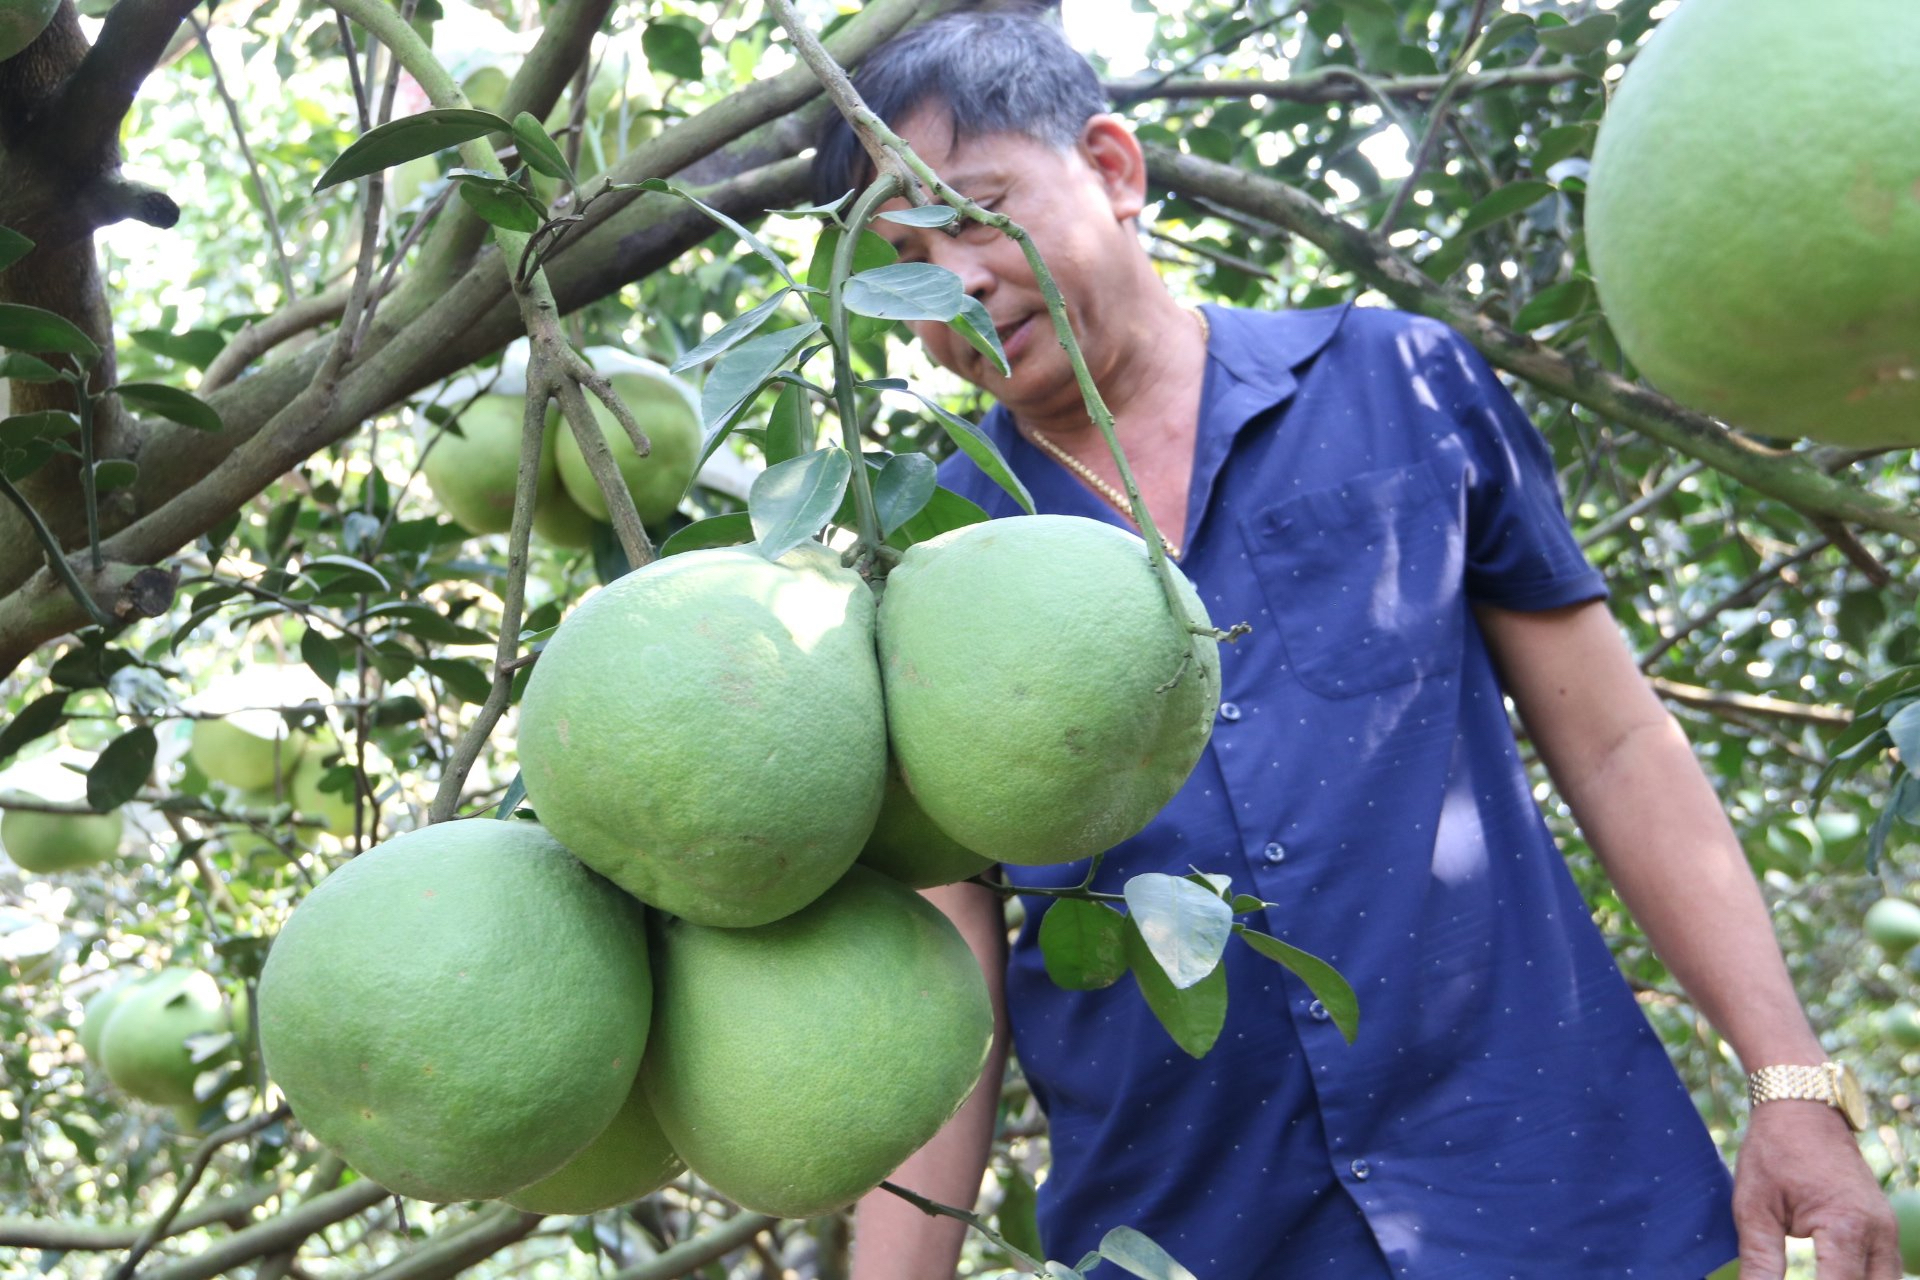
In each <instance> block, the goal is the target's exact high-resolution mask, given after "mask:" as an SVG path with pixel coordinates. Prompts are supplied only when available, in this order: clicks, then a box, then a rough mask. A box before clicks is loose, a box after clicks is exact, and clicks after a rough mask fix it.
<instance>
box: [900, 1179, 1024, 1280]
mask: <svg viewBox="0 0 1920 1280" xmlns="http://www.w3.org/2000/svg"><path fill="white" fill-rule="evenodd" d="M880 1189H881V1190H882V1191H888V1192H891V1193H893V1194H894V1195H896V1196H899V1197H900V1198H901V1199H902V1200H905V1201H906V1202H907V1203H908V1204H910V1205H912V1206H913V1207H914V1208H916V1209H918V1210H919V1211H920V1212H922V1213H924V1214H926V1215H927V1216H928V1217H933V1218H953V1219H955V1220H957V1221H960V1222H964V1223H966V1224H967V1225H968V1226H970V1227H972V1228H973V1229H974V1230H975V1231H978V1232H979V1233H980V1234H981V1235H983V1236H985V1237H986V1238H987V1239H988V1241H989V1242H991V1243H992V1244H993V1245H994V1246H995V1247H996V1248H998V1249H1001V1250H1003V1251H1004V1252H1005V1253H1006V1255H1007V1257H1009V1258H1011V1259H1012V1260H1013V1261H1014V1262H1016V1263H1018V1264H1019V1265H1020V1268H1021V1270H1023V1271H1025V1272H1026V1273H1027V1274H1028V1275H1034V1276H1041V1277H1043V1278H1044V1277H1045V1276H1046V1275H1047V1274H1048V1272H1047V1264H1046V1263H1044V1262H1042V1261H1040V1260H1039V1259H1038V1258H1035V1257H1033V1256H1032V1255H1031V1254H1028V1253H1026V1252H1024V1251H1023V1250H1021V1249H1019V1248H1017V1247H1016V1246H1015V1245H1013V1244H1011V1243H1010V1242H1009V1241H1008V1240H1007V1238H1006V1237H1005V1236H1003V1235H1001V1234H1000V1233H999V1232H998V1231H995V1230H994V1229H993V1228H992V1227H990V1226H988V1225H987V1222H986V1219H984V1218H982V1217H981V1216H980V1215H979V1214H976V1213H968V1212H967V1211H966V1210H965V1209H956V1208H954V1207H953V1206H952V1205H950V1204H941V1203H940V1202H939V1201H938V1200H929V1199H927V1198H926V1197H925V1196H923V1195H921V1194H920V1193H919V1192H917V1191H909V1190H907V1189H906V1188H905V1187H903V1186H901V1185H900V1184H899V1183H897V1182H882V1183H881V1184H880Z"/></svg>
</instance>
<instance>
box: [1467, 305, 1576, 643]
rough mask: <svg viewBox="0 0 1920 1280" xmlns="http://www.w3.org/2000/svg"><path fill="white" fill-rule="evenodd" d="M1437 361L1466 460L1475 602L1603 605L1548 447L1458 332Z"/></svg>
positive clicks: (1470, 589)
mask: <svg viewBox="0 0 1920 1280" xmlns="http://www.w3.org/2000/svg"><path fill="white" fill-rule="evenodd" d="M1434 358H1435V359H1436V360H1438V361H1441V362H1442V363H1443V367H1442V368H1440V369H1436V370H1435V384H1436V389H1439V390H1441V391H1442V394H1443V396H1444V397H1445V398H1444V400H1443V403H1445V404H1446V405H1447V406H1448V407H1449V409H1450V411H1451V413H1452V416H1453V418H1454V420H1455V421H1456V422H1457V423H1458V424H1459V426H1460V437H1459V438H1460V442H1461V444H1462V446H1463V447H1464V448H1465V450H1466V453H1467V474H1466V514H1467V530H1466V537H1467V546H1466V570H1465V579H1466V590H1467V596H1468V598H1469V599H1471V600H1473V601H1475V602H1477V603H1482V604H1491V605H1496V606H1498V607H1500V608H1504V609H1521V610H1538V609H1555V608H1559V607H1561V606H1563V605H1570V604H1579V603H1581V602H1583V601H1587V600H1599V599H1604V598H1605V597H1606V594H1607V586H1606V580H1605V579H1604V578H1602V577H1601V576H1600V573H1599V571H1597V570H1596V569H1594V567H1593V566H1592V565H1590V564H1588V563H1587V558H1586V556H1585V554H1584V553H1582V552H1581V550H1580V544H1579V543H1578V542H1577V541H1576V540H1575V539H1574V536H1573V529H1572V528H1571V527H1570V526H1569V525H1568V523H1567V515H1566V510H1565V507H1564V505H1563V503H1562V501H1561V497H1560V486H1559V481H1558V479H1557V478H1556V476H1555V475H1554V470H1553V454H1552V452H1551V451H1550V450H1549V449H1548V448H1547V442H1546V440H1545V439H1543V438H1542V437H1541V435H1540V432H1539V431H1538V430H1537V429H1536V428H1535V427H1534V425H1533V423H1532V422H1531V421H1529V420H1528V418H1527V415H1526V413H1525V412H1524V411H1523V410H1522V409H1521V408H1520V406H1519V404H1518V403H1516V402H1515V401H1514V398H1513V396H1512V394H1511V393H1509V392H1508V391H1507V389H1506V387H1504V386H1502V385H1501V383H1500V380H1499V379H1498V378H1497V377H1495V376H1494V373H1493V370H1492V369H1491V368H1489V367H1488V366H1487V362H1486V361H1485V360H1484V359H1482V358H1481V356H1480V353H1479V352H1478V351H1475V350H1474V349H1473V348H1472V347H1471V346H1470V345H1468V343H1467V341H1466V340H1465V339H1464V338H1462V337H1460V335H1458V334H1457V333H1453V332H1451V331H1449V332H1448V335H1447V340H1446V342H1445V343H1444V344H1442V346H1441V347H1440V349H1439V350H1438V351H1436V352H1435V353H1434Z"/></svg>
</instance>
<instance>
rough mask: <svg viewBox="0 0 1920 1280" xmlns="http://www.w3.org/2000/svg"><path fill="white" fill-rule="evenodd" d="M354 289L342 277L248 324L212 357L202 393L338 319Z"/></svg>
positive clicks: (225, 382) (229, 380) (200, 391)
mask: <svg viewBox="0 0 1920 1280" xmlns="http://www.w3.org/2000/svg"><path fill="white" fill-rule="evenodd" d="M351 290H352V285H351V282H349V281H346V280H342V281H341V282H340V283H339V284H336V285H334V286H333V287H332V288H330V289H328V290H327V291H326V292H325V293H316V294H314V295H312V296H311V297H306V298H301V299H300V300H299V301H297V302H295V303H292V304H291V305H289V306H288V307H286V308H285V309H284V310H281V311H276V312H274V313H273V314H272V315H270V316H268V317H266V318H265V319H264V320H259V321H256V322H254V323H252V324H248V325H247V326H246V327H245V328H243V329H241V330H240V332H238V333H236V334H234V335H233V337H232V338H231V339H230V340H229V341H228V342H227V345H226V346H225V347H224V348H222V349H221V352H220V354H219V355H217V356H215V357H214V358H213V363H212V364H210V365H208V366H207V371H206V373H205V374H203V375H201V378H200V387H199V393H200V395H202V396H207V395H211V394H212V393H213V392H215V391H217V390H219V389H220V388H221V387H224V386H226V385H227V384H228V383H230V382H232V381H233V380H234V379H235V378H237V377H239V376H240V374H241V372H242V371H243V370H244V369H245V368H246V367H247V366H248V365H250V364H252V363H253V362H254V361H255V360H257V359H259V358H260V357H261V356H262V355H264V354H266V353H267V352H269V351H271V350H273V349H274V348H275V347H277V346H279V345H280V344H281V343H283V342H285V341H287V340H288V339H289V338H295V337H298V336H299V335H301V334H303V333H307V332H309V331H310V330H313V329H316V328H318V327H319V326H321V325H323V324H326V323H327V322H328V321H330V320H338V319H339V318H340V313H341V312H342V311H344V310H345V309H346V306H347V295H348V293H350V292H351Z"/></svg>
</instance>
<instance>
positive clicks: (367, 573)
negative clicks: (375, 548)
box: [305, 556, 393, 591]
mask: <svg viewBox="0 0 1920 1280" xmlns="http://www.w3.org/2000/svg"><path fill="white" fill-rule="evenodd" d="M321 570H337V571H338V572H337V573H328V574H325V575H321V574H320V571H321ZM305 573H306V575H307V576H308V577H310V578H315V580H316V581H318V580H320V578H321V577H322V576H324V579H325V581H324V586H325V589H326V590H328V591H339V590H341V589H342V588H343V587H345V588H348V589H351V590H354V591H391V590H393V584H392V583H391V582H388V581H387V579H386V575H385V574H383V573H381V572H380V571H379V570H378V569H376V568H374V567H373V566H372V565H370V564H368V563H367V562H366V561H364V560H355V559H354V558H353V557H352V556H317V557H315V558H314V559H312V560H309V561H307V563H306V565H305Z"/></svg>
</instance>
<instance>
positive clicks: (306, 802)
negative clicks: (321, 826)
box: [287, 747, 354, 836]
mask: <svg viewBox="0 0 1920 1280" xmlns="http://www.w3.org/2000/svg"><path fill="white" fill-rule="evenodd" d="M337 762H338V757H337V756H333V757H329V756H328V755H326V754H325V753H323V752H322V751H321V750H320V749H319V748H317V747H316V748H312V749H309V750H308V751H306V752H305V753H303V754H302V755H301V757H300V762H299V763H298V764H296V765H294V767H293V776H292V777H291V778H289V779H287V796H288V798H289V799H290V800H292V801H293V808H294V812H295V813H298V814H299V815H300V816H301V817H303V818H318V819H320V821H322V822H324V823H325V824H326V827H325V830H326V831H327V832H328V833H329V834H331V835H336V836H350V835H352V834H353V815H354V803H353V797H352V796H350V795H347V794H346V793H344V792H340V791H325V790H322V789H321V786H320V784H321V783H322V782H323V781H325V780H326V776H327V771H328V770H329V769H330V768H332V767H333V765H334V764H336V763H337ZM308 830H312V828H308Z"/></svg>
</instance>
